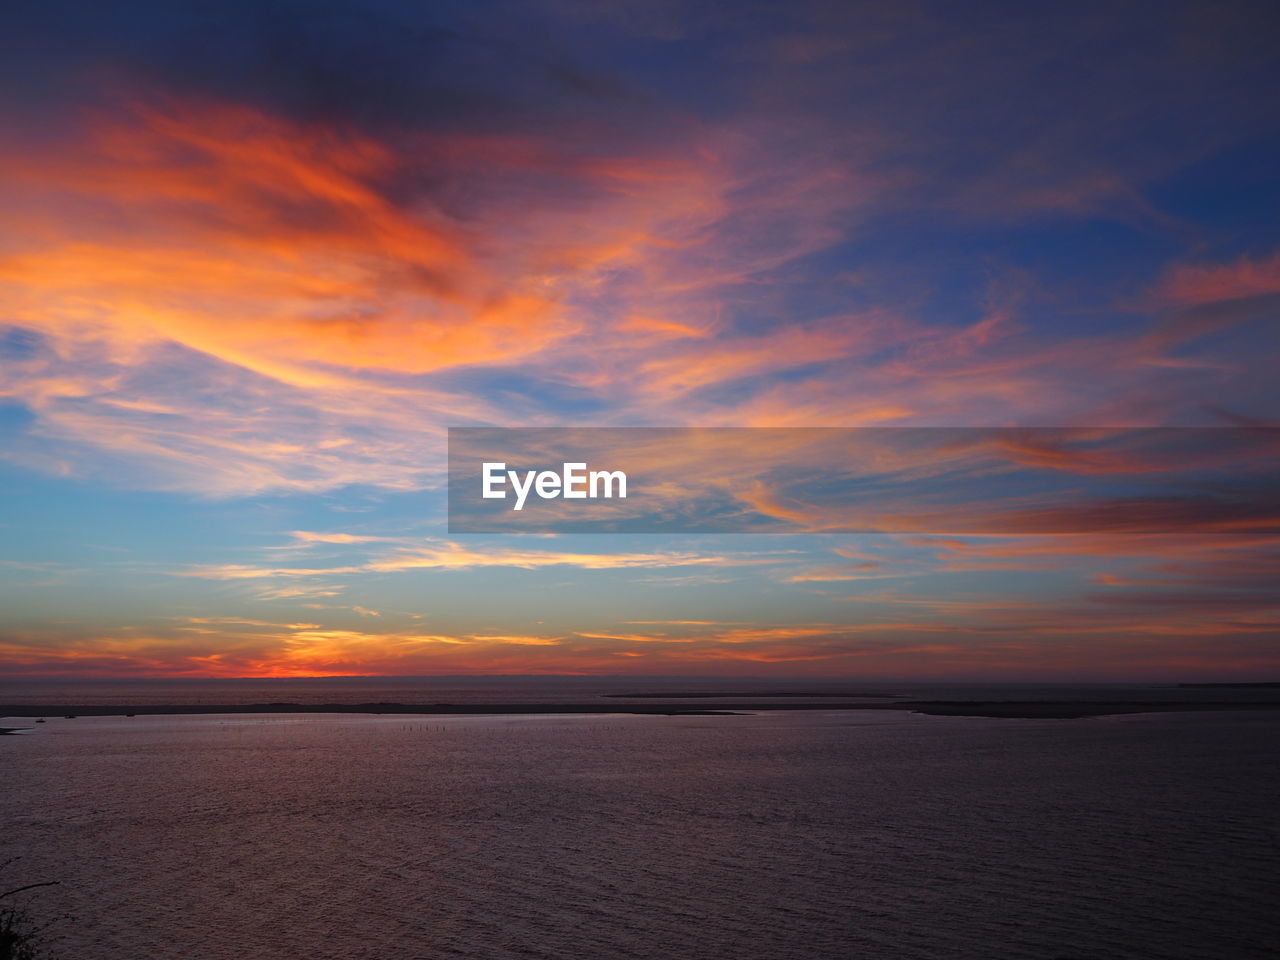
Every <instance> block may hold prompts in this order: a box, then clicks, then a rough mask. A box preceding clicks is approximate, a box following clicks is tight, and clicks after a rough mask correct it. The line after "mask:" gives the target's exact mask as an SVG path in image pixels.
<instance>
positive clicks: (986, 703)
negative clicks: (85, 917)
mask: <svg viewBox="0 0 1280 960" xmlns="http://www.w3.org/2000/svg"><path fill="white" fill-rule="evenodd" d="M672 699H676V698H674V697H673V698H672ZM771 710H907V711H911V712H913V713H922V714H929V715H931V716H948V717H1001V718H1009V719H1064V720H1067V719H1079V718H1082V717H1100V716H1112V715H1116V714H1129V713H1184V712H1205V711H1216V710H1230V711H1240V710H1280V700H1252V701H1241V700H1232V701H1190V702H1188V701H1170V700H1163V701H1140V700H1123V701H1106V700H894V701H891V702H877V703H850V702H849V701H847V700H844V701H831V702H821V701H814V702H809V701H806V702H798V701H795V700H791V701H787V702H779V701H777V700H770V701H739V700H726V701H717V702H715V703H707V704H703V705H699V706H698V707H686V706H682V705H680V704H676V703H662V704H658V703H254V704H243V703H237V704H147V705H137V706H120V705H118V704H112V705H86V704H36V705H30V704H8V705H6V704H0V717H23V718H27V717H40V718H44V717H50V718H54V717H61V718H64V719H74V718H76V717H119V716H156V715H164V714H246V713H256V714H285V713H345V714H371V715H383V714H405V715H418V716H467V715H472V716H502V715H510V716H520V715H530V714H639V715H652V716H724V715H729V714H741V713H759V712H764V711H771ZM6 729H7V728H6Z"/></svg>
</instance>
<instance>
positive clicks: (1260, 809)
mask: <svg viewBox="0 0 1280 960" xmlns="http://www.w3.org/2000/svg"><path fill="white" fill-rule="evenodd" d="M1277 733H1280V719H1278V718H1277V717H1276V716H1275V715H1274V714H1270V715H1264V714H1253V713H1239V714H1198V715H1193V714H1185V715H1137V716H1129V717H1122V718H1108V719H1099V720H1082V721H1007V720H983V719H956V718H939V717H920V716H915V715H911V714H905V713H888V712H880V711H874V712H866V713H856V714H844V713H814V714H786V713H782V714H766V715H759V716H746V717H714V718H699V717H631V716H574V717H563V716H561V717H519V718H510V717H484V718H463V717H449V718H442V717H404V716H396V717H331V716H317V715H307V716H297V717H283V716H272V717H262V718H258V717H251V716H234V717H218V716H194V717H138V718H133V719H125V718H101V719H98V718H80V719H77V720H63V719H61V718H58V719H51V720H50V721H49V723H48V724H46V725H44V726H42V727H40V728H39V731H38V732H37V733H35V734H33V735H27V736H23V737H8V738H5V739H4V740H3V741H0V763H2V764H3V767H4V775H5V780H6V783H7V785H6V787H5V790H4V791H3V794H0V814H2V815H3V818H4V823H5V824H6V825H7V827H8V829H7V830H6V831H5V839H4V841H3V843H2V844H0V859H3V858H5V857H7V856H10V855H14V854H21V855H22V856H23V860H22V861H21V868H22V875H21V877H18V878H15V879H18V880H19V881H26V880H27V878H28V877H30V878H33V879H46V878H51V877H52V878H58V879H61V880H62V881H63V885H62V886H60V887H56V888H51V889H48V890H45V891H42V892H41V894H40V895H39V897H38V898H35V899H33V901H32V905H33V906H34V907H36V908H37V909H38V910H39V911H40V912H42V913H45V914H47V915H53V914H57V913H61V912H69V913H71V914H74V915H75V916H76V917H77V918H78V919H76V920H75V921H74V922H64V923H61V924H59V925H58V927H57V928H56V929H57V931H58V932H59V933H61V934H63V935H64V937H65V939H64V940H63V941H62V943H61V944H60V946H59V952H60V954H61V955H62V956H63V957H65V960H139V958H149V960H150V958H175V960H177V958H182V960H189V958H200V960H243V958H257V960H299V958H327V957H343V958H379V960H385V958H400V957H405V958H418V957H420V958H437V957H439V958H450V957H457V958H463V957H466V958H517V957H547V958H580V957H585V958H594V957H600V958H624V957H634V958H655V960H657V958H663V960H667V958H691V960H692V958H697V960H719V958H724V960H731V958H732V960H741V958H761V960H769V958H777V960H786V958H793V957H794V958H806V960H808V958H814V957H867V958H881V957H898V958H912V957H919V958H927V957H940V958H941V957H948V958H952V957H955V958H970V957H971V958H983V960H989V958H1019V957H1025V958H1037V960H1043V958H1050V957H1073V958H1081V957H1089V958H1111V957H1135V958H1136V957H1141V958H1150V957H1171V958H1208V957H1215V958H1216V957H1232V958H1241V960H1247V958H1252V957H1259V958H1261V957H1267V956H1274V954H1273V953H1270V952H1268V950H1267V947H1268V946H1269V945H1273V944H1275V943H1277V942H1280V929H1278V928H1277V922H1276V921H1275V920H1274V919H1273V910H1272V907H1273V906H1274V903H1273V900H1272V897H1273V894H1274V886H1273V884H1272V881H1273V879H1274V855H1275V847H1274V844H1275V837H1276V835H1277V827H1280V821H1278V819H1277V815H1276V813H1275V810H1274V807H1275V803H1274V797H1275V796H1276V793H1277V788H1278V787H1280V765H1277V763H1276V759H1277V756H1276V754H1277V747H1276V744H1277V742H1278V738H1277Z"/></svg>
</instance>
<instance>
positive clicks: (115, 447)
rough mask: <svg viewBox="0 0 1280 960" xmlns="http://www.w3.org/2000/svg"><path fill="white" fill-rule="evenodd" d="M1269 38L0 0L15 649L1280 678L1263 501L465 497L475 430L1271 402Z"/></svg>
mask: <svg viewBox="0 0 1280 960" xmlns="http://www.w3.org/2000/svg"><path fill="white" fill-rule="evenodd" d="M1278 27H1280V15H1278V14H1277V13H1276V9H1275V5H1274V4H1273V3H1267V2H1258V3H1250V2H1232V0H1227V2H1221V3H1208V2H1194V3H1181V2H1169V3H1161V4H1155V3H1136V4H1117V3H1115V2H1106V3H1101V2H1100V3H1073V4H1053V5H1046V4H1025V3H1018V4H1015V3H974V4H963V5H957V4H951V3H942V2H937V3H930V2H912V0H906V2H902V3H895V4H876V3H840V2H823V0H819V2H805V0H801V2H796V3H759V4H755V3H742V4H729V3H710V4H698V3H695V4H686V3H677V2H674V0H673V2H664V0H645V2H630V0H598V2H590V0H533V2H528V3H456V4H452V3H409V2H389V0H388V2H378V0H365V2H361V3H358V4H357V3H347V2H328V3H302V2H297V3H290V2H256V3H251V2H235V0H230V2H221V3H217V4H199V5H197V4H186V3H174V2H166V3H160V2H140V3H123V4H94V3H88V2H66V0H43V2H38V3H37V2H27V0H19V2H18V3H17V4H7V5H5V8H4V12H3V13H0V78H2V79H0V91H2V92H0V217H2V218H3V229H2V230H0V494H2V495H3V501H2V503H3V506H0V672H3V673H4V674H6V675H9V676H19V675H29V676H48V675H83V676H201V677H203V676H212V677H243V676H322V675H352V674H362V675H373V674H380V675H382V674H385V675H441V674H476V673H479V674H483V673H577V674H636V675H640V674H643V675H668V674H670V675H760V676H764V675H768V676H814V677H816V676H832V677H868V678H896V677H919V678H958V679H982V678H995V679H1010V680H1012V679H1062V680H1074V679H1086V678H1088V679H1173V680H1178V679H1223V680H1247V679H1257V678H1260V677H1265V678H1267V679H1277V678H1280V590H1277V584H1278V583H1280V535H1277V534H1275V533H1274V532H1266V530H1263V531H1259V530H1258V529H1251V528H1249V527H1248V525H1244V526H1241V525H1240V524H1237V525H1235V526H1220V527H1213V528H1206V527H1204V526H1200V527H1196V528H1195V529H1187V530H1185V531H1179V530H1170V531H1165V532H1162V533H1141V532H1139V533H1135V532H1131V531H1126V530H1124V529H1116V528H1115V526H1114V525H1113V526H1111V527H1106V526H1105V525H1092V526H1090V525H1087V524H1085V525H1082V526H1081V527H1080V529H1079V530H1078V532H1074V533H1070V534H1046V533H1043V532H1035V533H1026V534H1018V533H1011V534H1008V535H999V536H992V535H983V536H956V535H952V534H950V533H948V532H946V531H941V532H927V531H926V532H912V533H900V534H887V533H886V534H876V535H860V534H852V533H805V534H793V535H784V534H773V535H750V534H738V535H695V534H685V535H646V534H635V535H620V534H619V535H560V536H550V535H543V536H538V535H499V534H482V535H481V534H477V535H453V536H451V535H450V534H449V533H448V532H447V524H446V516H445V507H446V502H445V481H446V466H447V464H446V448H445V439H446V431H447V429H448V428H449V427H463V426H502V427H547V426H610V427H624V426H706V427H920V426H929V427H942V426H945V427H1109V428H1110V427H1224V428H1225V427H1231V428H1240V427H1261V426H1271V427H1274V426H1277V425H1280V375H1278V373H1277V371H1278V370H1280V231H1278V230H1277V226H1276V225H1277V223H1278V222H1280V175H1278V174H1277V171H1280V97H1277V96H1276V90H1277V89H1280V60H1278V59H1277V58H1276V49H1277V39H1278V38H1280V30H1278V29H1277V28H1278ZM1021 456H1022V457H1023V459H1022V460H1021V461H1020V462H1022V463H1024V464H1026V463H1028V461H1027V460H1026V456H1027V454H1026V451H1025V450H1023V451H1022V452H1021ZM1036 456H1037V457H1039V456H1041V454H1040V453H1037V454H1036ZM1031 465H1032V466H1034V467H1039V466H1043V465H1044V464H1042V463H1040V462H1038V461H1037V462H1035V463H1032V464H1031ZM1047 468H1048V467H1046V469H1047ZM1054 468H1055V469H1058V467H1057V466H1055V467H1054ZM1081 472H1082V473H1085V472H1088V471H1085V470H1082V471H1081ZM753 489H754V488H753ZM756 492H757V493H758V492H759V491H758V490H757V491H756ZM744 502H745V501H744ZM761 502H763V501H761V499H760V498H759V497H757V498H756V500H755V501H753V506H755V507H760V503H761ZM1273 519H1274V518H1273ZM1268 529H1270V530H1272V531H1274V529H1275V526H1274V524H1272V525H1271V526H1270V527H1269V528H1268Z"/></svg>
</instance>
